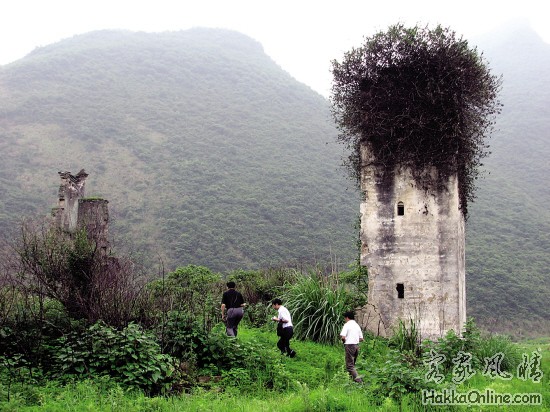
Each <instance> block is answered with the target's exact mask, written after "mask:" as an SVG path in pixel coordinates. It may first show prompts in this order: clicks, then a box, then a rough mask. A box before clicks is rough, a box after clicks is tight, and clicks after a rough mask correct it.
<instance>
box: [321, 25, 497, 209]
mask: <svg viewBox="0 0 550 412" xmlns="http://www.w3.org/2000/svg"><path fill="white" fill-rule="evenodd" d="M332 73H333V76H334V80H333V85H332V96H331V101H332V111H333V116H334V118H335V120H336V123H337V125H338V127H339V130H340V135H339V138H338V139H339V140H340V141H341V142H343V143H345V144H346V145H347V147H348V148H349V149H350V150H351V154H350V156H349V158H348V159H347V162H346V163H347V166H348V167H349V170H350V173H351V175H352V176H353V177H355V178H356V179H357V181H359V179H360V176H361V167H362V166H365V165H364V164H363V165H362V161H361V156H360V148H361V146H362V145H363V144H366V145H367V147H368V149H369V150H370V152H371V153H372V155H373V162H374V165H375V166H378V167H382V168H383V169H386V170H393V169H394V168H395V166H397V165H402V166H407V167H410V168H411V170H412V172H413V174H414V175H415V177H416V178H418V179H422V183H423V185H424V186H425V185H426V184H436V185H437V183H438V182H440V181H441V180H439V179H438V182H432V181H429V179H428V181H426V175H427V174H426V173H424V172H425V171H426V169H427V168H429V167H432V166H433V167H436V168H437V169H438V171H439V173H438V174H439V178H447V177H449V176H450V175H453V174H457V175H458V178H459V190H460V202H461V205H460V206H461V209H462V212H463V213H464V215H465V216H466V215H467V203H468V201H471V200H473V199H474V189H475V184H474V181H475V179H476V178H477V177H478V175H479V166H481V159H483V158H484V157H485V156H487V155H488V153H489V152H488V145H487V144H486V143H485V141H484V140H485V137H486V136H487V135H488V134H490V132H491V131H492V129H493V125H494V119H495V117H496V115H497V114H498V113H500V110H501V106H502V105H501V104H500V102H499V100H498V99H497V95H498V92H499V90H500V87H501V78H500V77H497V76H495V75H492V74H491V72H490V70H489V68H488V65H487V63H486V61H485V59H484V57H483V54H480V53H478V52H477V49H476V48H470V47H469V46H468V42H467V41H466V40H464V39H462V38H457V37H456V35H455V32H453V31H451V30H450V29H448V28H442V27H441V26H437V27H436V28H435V29H431V30H430V29H429V28H427V27H425V28H421V27H418V26H416V27H413V28H406V27H405V26H403V25H402V24H398V25H395V26H391V27H390V28H389V29H388V30H387V31H386V32H379V33H377V34H375V35H374V36H372V37H369V38H366V39H365V42H364V45H363V46H362V47H359V48H353V49H352V50H351V51H349V52H347V53H346V54H345V55H344V59H343V61H342V62H341V63H339V62H338V61H336V60H334V61H333V62H332ZM432 187H438V186H432Z"/></svg>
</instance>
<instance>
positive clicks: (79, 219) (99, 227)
mask: <svg viewBox="0 0 550 412" xmlns="http://www.w3.org/2000/svg"><path fill="white" fill-rule="evenodd" d="M58 173H59V177H60V178H61V184H60V185H59V201H58V206H57V207H55V208H53V209H52V216H53V217H54V219H55V222H56V225H57V227H59V228H61V229H62V230H64V231H65V232H68V233H74V232H75V231H77V230H79V229H86V234H87V237H88V239H89V240H90V241H92V242H93V243H94V244H95V246H96V247H97V249H98V251H99V253H100V254H101V255H103V256H105V255H106V254H107V253H108V249H109V241H108V229H109V209H108V206H107V205H108V203H109V202H108V201H107V200H105V199H97V198H85V197H84V196H85V186H86V185H85V184H86V178H87V177H88V174H87V173H86V172H85V171H84V169H82V170H81V171H80V172H78V173H77V174H76V175H72V174H71V173H70V172H58Z"/></svg>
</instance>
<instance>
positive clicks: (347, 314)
mask: <svg viewBox="0 0 550 412" xmlns="http://www.w3.org/2000/svg"><path fill="white" fill-rule="evenodd" d="M344 319H345V320H346V322H347V321H348V320H354V319H355V313H353V312H352V311H351V310H350V311H348V312H345V313H344Z"/></svg>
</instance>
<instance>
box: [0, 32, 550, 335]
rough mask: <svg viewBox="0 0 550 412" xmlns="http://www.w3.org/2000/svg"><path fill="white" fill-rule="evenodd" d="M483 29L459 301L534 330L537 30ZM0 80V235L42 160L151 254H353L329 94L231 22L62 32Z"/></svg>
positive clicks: (37, 199) (247, 262)
mask: <svg viewBox="0 0 550 412" xmlns="http://www.w3.org/2000/svg"><path fill="white" fill-rule="evenodd" d="M483 40H484V42H485V43H483V44H482V42H480V45H481V46H483V47H482V50H484V51H485V52H486V53H485V54H486V57H487V58H488V59H489V61H490V62H491V67H492V68H493V70H494V72H495V73H503V75H504V88H503V102H504V104H505V107H504V112H503V114H502V116H501V117H500V118H499V119H498V123H497V128H498V129H499V131H497V133H495V134H494V136H493V138H492V139H491V141H490V144H491V150H492V155H491V156H490V157H489V158H488V159H487V162H486V168H487V170H488V171H489V172H490V173H489V174H488V175H487V176H486V177H485V179H483V180H481V181H480V182H479V190H478V192H477V195H478V199H477V201H476V202H475V203H474V204H472V205H471V206H470V209H469V211H470V212H469V214H470V219H469V221H468V225H467V293H468V310H469V315H472V316H475V317H476V318H477V319H478V323H480V324H482V325H484V326H485V327H487V328H492V329H494V330H499V331H511V330H513V331H514V332H518V333H523V332H525V333H531V332H533V331H534V332H537V333H541V334H543V333H546V334H550V320H549V319H550V316H549V309H548V305H547V303H546V301H547V299H546V296H548V294H549V292H550V279H549V275H548V269H547V268H548V267H549V266H550V254H549V253H548V250H549V248H550V240H549V235H548V233H550V227H549V226H550V214H549V213H550V212H549V211H548V208H547V207H546V205H547V204H549V203H550V191H549V190H548V185H547V182H548V178H549V176H550V170H549V167H550V166H549V163H548V158H549V154H550V153H549V151H550V141H549V138H548V137H549V136H548V135H549V130H550V124H549V123H550V113H549V110H550V109H548V106H549V105H548V102H549V101H550V96H549V93H550V87H548V86H549V82H550V75H549V74H548V73H550V70H549V69H550V64H549V63H548V62H549V60H550V46H549V45H547V44H544V43H543V42H542V41H541V40H540V39H539V38H538V37H536V36H535V35H534V34H533V33H532V32H531V31H530V30H529V29H527V28H525V27H522V28H520V29H519V31H515V32H514V31H513V30H511V29H506V30H505V31H504V32H503V33H498V34H495V35H494V36H492V37H491V38H490V39H483ZM0 95H1V96H2V98H1V99H0V152H1V153H2V162H1V165H0V231H1V232H2V233H3V234H5V233H8V232H10V231H12V230H15V229H16V228H17V221H18V219H19V218H20V217H22V216H29V215H33V214H42V215H43V214H46V213H47V212H48V210H49V208H50V207H52V206H55V203H56V198H57V189H58V185H59V179H58V176H57V172H58V171H61V170H69V171H72V172H77V171H78V170H80V169H82V168H84V169H85V170H86V171H87V172H88V173H90V176H89V178H88V181H87V193H88V195H91V196H94V195H98V196H103V197H105V198H107V199H109V201H110V204H109V207H110V211H111V214H112V217H113V223H112V233H113V234H114V235H115V237H116V238H117V239H118V241H117V242H118V243H116V244H119V243H120V241H125V242H130V243H131V248H132V249H134V250H137V251H138V252H141V253H142V254H143V256H144V257H145V259H146V261H147V262H148V263H149V264H154V263H155V262H158V260H159V259H162V262H163V263H164V265H165V267H166V269H167V270H172V269H174V268H175V267H176V266H179V265H184V264H188V263H193V264H198V265H206V266H208V267H210V268H212V269H214V270H217V271H227V270H231V269H236V268H255V267H262V266H264V267H265V266H269V265H280V264H285V263H288V262H303V261H309V262H311V261H318V262H320V261H327V260H329V259H330V258H331V257H332V258H333V259H337V260H338V262H340V263H341V264H342V267H345V265H346V264H347V263H349V262H350V261H351V260H352V259H353V258H354V256H355V253H356V250H355V238H356V235H355V233H354V229H353V224H354V221H355V219H356V216H357V214H358V210H359V195H358V193H357V192H356V190H355V189H354V187H353V184H352V182H350V181H349V180H348V179H346V177H345V171H344V170H343V169H342V168H340V166H339V165H340V164H341V155H342V147H340V146H339V145H338V144H337V143H336V135H337V131H336V130H335V127H334V125H333V122H332V119H331V116H330V112H329V103H328V102H327V100H326V99H324V98H323V97H322V96H320V95H319V94H317V93H316V92H314V91H312V90H311V89H310V88H308V87H307V86H305V85H303V84H301V83H299V82H297V81H296V80H295V79H293V78H292V77H291V76H290V75H289V74H288V73H286V72H285V71H284V70H282V69H281V68H280V67H278V66H277V65H276V63H275V62H273V60H272V59H271V58H270V57H269V56H267V55H266V54H265V53H264V52H263V49H262V47H261V45H260V44H259V43H257V42H256V41H254V40H252V39H250V38H248V37H246V36H244V35H241V34H239V33H236V32H232V31H226V30H217V29H193V30H187V31H181V32H169V33H160V34H146V33H133V32H121V31H100V32H93V33H88V34H85V35H80V36H75V37H73V38H71V39H67V40H64V41H61V42H59V43H56V44H53V45H50V46H47V47H42V48H39V49H36V50H35V51H34V52H32V53H31V54H29V55H28V56H26V57H25V58H23V59H21V60H19V61H17V62H14V63H12V64H9V65H6V66H3V67H0ZM153 272H154V271H153Z"/></svg>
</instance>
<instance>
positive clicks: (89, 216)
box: [77, 199, 109, 256]
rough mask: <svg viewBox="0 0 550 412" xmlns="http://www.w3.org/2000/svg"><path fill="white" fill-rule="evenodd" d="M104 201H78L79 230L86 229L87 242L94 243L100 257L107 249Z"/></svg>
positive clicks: (107, 237) (107, 214) (107, 231)
mask: <svg viewBox="0 0 550 412" xmlns="http://www.w3.org/2000/svg"><path fill="white" fill-rule="evenodd" d="M108 203H109V202H108V201H107V200H105V199H80V200H79V201H78V221H77V226H78V227H79V228H84V229H86V234H87V236H88V240H90V241H91V242H94V243H95V244H96V246H97V250H98V251H99V253H100V254H101V255H102V256H106V255H107V253H108V249H109V240H108V239H109V207H108Z"/></svg>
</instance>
